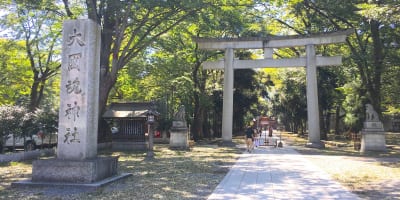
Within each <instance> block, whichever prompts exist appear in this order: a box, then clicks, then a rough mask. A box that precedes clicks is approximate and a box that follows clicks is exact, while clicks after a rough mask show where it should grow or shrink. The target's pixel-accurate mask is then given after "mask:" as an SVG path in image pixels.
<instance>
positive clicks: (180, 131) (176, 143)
mask: <svg viewBox="0 0 400 200" xmlns="http://www.w3.org/2000/svg"><path fill="white" fill-rule="evenodd" d="M170 132H171V136H170V138H169V147H170V148H172V149H187V148H189V136H188V128H187V127H186V124H185V123H184V122H182V121H173V122H172V127H171V129H170Z"/></svg>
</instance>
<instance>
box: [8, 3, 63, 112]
mask: <svg viewBox="0 0 400 200" xmlns="http://www.w3.org/2000/svg"><path fill="white" fill-rule="evenodd" d="M0 5H1V6H2V7H1V9H2V10H7V9H8V10H9V11H6V12H8V14H7V15H4V16H3V18H2V20H1V25H2V26H3V27H5V28H6V29H7V30H10V32H12V34H13V38H12V39H14V40H20V41H24V46H25V48H24V49H25V52H26V56H23V57H19V58H18V59H21V60H24V59H26V60H28V61H29V65H30V71H31V72H32V76H33V77H32V81H31V83H30V84H31V85H30V94H29V100H28V102H27V104H28V108H29V110H34V109H36V108H37V107H39V105H40V103H41V101H42V99H43V95H44V91H45V87H46V84H47V83H48V80H49V79H51V78H52V77H54V75H56V74H57V72H58V70H59V68H60V66H61V63H60V60H59V58H60V57H59V54H60V51H61V48H60V36H61V23H62V20H63V19H64V18H65V14H63V10H65V9H64V7H63V4H58V2H57V1H56V2H54V1H50V0H46V1H33V2H31V1H6V2H2V3H1V4H0Z"/></svg>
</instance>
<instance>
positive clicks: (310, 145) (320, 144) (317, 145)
mask: <svg viewBox="0 0 400 200" xmlns="http://www.w3.org/2000/svg"><path fill="white" fill-rule="evenodd" d="M306 147H308V148H315V149H323V148H325V144H324V143H323V142H307V144H306Z"/></svg>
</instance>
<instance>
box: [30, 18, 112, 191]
mask: <svg viewBox="0 0 400 200" xmlns="http://www.w3.org/2000/svg"><path fill="white" fill-rule="evenodd" d="M100 32H101V29H100V27H99V26H98V25H97V24H96V23H95V22H93V21H91V20H88V19H82V20H67V21H65V22H64V24H63V44H62V65H61V88H60V99H61V101H60V111H59V127H58V147H57V158H55V159H46V160H37V161H34V162H33V165H32V182H47V183H49V182H50V183H51V182H53V183H54V182H57V183H74V184H87V183H93V182H97V181H100V180H103V179H105V178H109V177H112V176H114V175H116V174H117V162H118V157H98V156H97V127H98V117H99V114H98V110H99V108H98V106H99V104H98V103H99V77H100V41H101V39H100Z"/></svg>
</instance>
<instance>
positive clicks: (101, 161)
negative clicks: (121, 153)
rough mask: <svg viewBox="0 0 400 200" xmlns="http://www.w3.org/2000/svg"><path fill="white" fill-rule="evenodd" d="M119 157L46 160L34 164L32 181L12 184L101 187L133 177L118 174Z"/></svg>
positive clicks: (14, 185) (13, 184)
mask: <svg viewBox="0 0 400 200" xmlns="http://www.w3.org/2000/svg"><path fill="white" fill-rule="evenodd" d="M117 167H118V157H96V158H93V159H87V160H82V161H78V160H62V159H46V160H36V161H34V162H33V163H32V180H30V181H29V180H27V181H19V182H14V183H12V186H13V187H19V186H77V187H88V188H93V187H100V186H103V185H105V184H108V183H111V182H113V181H116V180H119V179H121V178H125V177H128V176H131V175H132V174H121V175H118V174H117Z"/></svg>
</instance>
